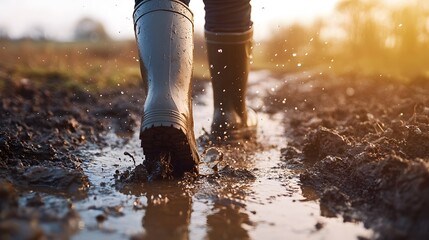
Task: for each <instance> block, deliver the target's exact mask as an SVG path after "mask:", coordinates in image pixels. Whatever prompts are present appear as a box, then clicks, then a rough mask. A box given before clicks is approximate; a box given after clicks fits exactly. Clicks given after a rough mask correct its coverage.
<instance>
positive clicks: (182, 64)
mask: <svg viewBox="0 0 429 240" xmlns="http://www.w3.org/2000/svg"><path fill="white" fill-rule="evenodd" d="M134 24H135V26H134V27H135V35H136V40H137V44H138V48H139V55H140V63H141V65H140V66H141V73H142V78H143V79H144V80H145V81H144V82H145V83H146V84H145V85H146V100H145V102H144V109H143V117H142V123H141V130H140V139H141V146H142V147H143V151H144V155H145V161H144V165H145V167H146V169H147V170H148V172H149V173H150V172H152V171H155V170H156V169H155V168H157V167H158V165H159V161H162V159H161V160H160V156H165V155H169V163H167V164H168V165H170V167H171V168H172V170H171V174H172V175H173V176H174V177H180V176H182V175H183V174H184V173H185V172H197V171H198V170H197V165H198V163H199V155H198V151H197V145H196V141H195V136H194V127H193V117H192V102H191V90H192V88H191V77H192V65H193V32H194V26H193V14H192V12H191V11H190V10H189V8H188V7H187V6H186V5H185V4H183V3H182V2H180V1H174V0H170V1H156V0H148V1H143V2H142V3H140V4H139V5H138V6H136V8H135V10H134ZM252 33H253V32H252V30H251V29H249V30H248V31H246V32H243V33H214V32H206V33H205V37H206V42H207V51H208V57H209V64H210V73H211V76H212V86H213V93H214V94H213V96H214V114H213V123H212V126H211V127H212V129H211V136H212V138H213V139H214V140H217V141H223V140H225V141H233V140H238V139H246V138H249V137H251V136H254V135H255V133H256V124H257V117H256V114H255V112H254V111H253V110H251V109H248V108H247V107H246V101H245V95H246V85H247V77H248V72H249V58H250V50H251V41H252Z"/></svg>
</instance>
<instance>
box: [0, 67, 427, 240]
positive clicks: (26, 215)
mask: <svg viewBox="0 0 429 240" xmlns="http://www.w3.org/2000/svg"><path fill="white" fill-rule="evenodd" d="M308 75H309V74H308V73H305V74H287V75H285V76H282V77H281V76H278V75H276V76H274V75H272V74H270V73H267V72H258V73H252V74H251V78H250V82H249V104H250V105H251V107H253V108H254V109H256V110H257V111H258V113H259V120H260V121H259V123H260V125H259V128H258V135H257V138H256V139H255V140H254V141H247V142H238V143H234V144H226V145H225V144H223V145H219V144H213V143H210V142H209V141H208V140H207V139H208V138H207V135H206V132H207V130H208V128H209V127H210V124H211V121H210V119H211V111H212V107H211V106H212V103H211V98H212V96H211V94H210V91H211V89H210V85H209V84H208V83H206V82H198V81H196V85H195V86H194V94H193V98H194V119H195V123H196V126H195V129H194V130H195V132H196V134H197V137H199V139H198V145H199V152H200V153H201V154H202V156H203V157H202V160H203V161H202V163H201V164H200V166H199V171H200V175H198V176H196V175H186V176H185V177H184V178H182V179H173V180H171V179H169V180H168V178H169V177H166V178H167V180H154V179H151V178H150V176H148V174H147V172H146V170H145V168H144V167H143V165H142V161H143V153H142V150H141V148H140V146H139V144H140V143H139V139H138V127H139V126H138V125H139V119H140V117H139V116H140V113H141V106H142V99H143V93H144V91H143V90H142V89H139V88H134V89H132V88H130V87H120V86H118V87H117V88H116V87H115V88H113V89H111V90H109V91H104V92H100V93H94V92H89V91H87V90H85V88H82V89H79V88H72V89H70V88H64V89H62V88H60V87H59V86H57V85H56V84H55V81H56V80H59V79H47V80H46V81H45V82H41V83H38V84H37V85H36V84H35V83H33V82H32V81H29V80H28V79H23V80H22V81H20V82H19V83H16V82H12V81H7V84H6V85H7V88H6V90H7V91H6V90H5V91H3V92H2V93H1V104H0V165H1V169H0V179H1V183H0V207H1V208H0V230H1V231H0V232H1V234H2V235H1V236H0V238H3V237H11V238H12V239H28V238H35V239H37V238H40V239H43V238H47V239H58V238H62V239H67V238H74V239H88V238H96V239H97V238H107V239H124V238H131V239H152V238H154V239H202V238H205V239H249V238H256V239H260V238H266V237H269V238H271V239H284V238H292V239H303V238H310V239H324V238H329V239H356V238H361V239H367V238H370V239H371V238H381V239H392V238H393V239H394V238H413V239H423V238H424V237H425V236H426V235H427V234H428V232H427V231H428V230H427V227H426V226H427V225H428V215H429V213H428V210H427V209H429V206H428V202H429V192H428V189H429V187H428V184H429V180H428V179H429V174H428V154H429V145H428V143H429V141H428V140H429V135H428V126H429V108H428V107H429V98H428V93H427V90H426V89H429V86H428V85H427V81H416V82H414V83H410V84H404V83H401V82H399V81H395V80H391V79H388V78H379V77H376V78H363V77H358V76H354V75H350V76H343V77H341V78H338V77H318V78H315V77H309V76H308ZM362 222H363V224H362Z"/></svg>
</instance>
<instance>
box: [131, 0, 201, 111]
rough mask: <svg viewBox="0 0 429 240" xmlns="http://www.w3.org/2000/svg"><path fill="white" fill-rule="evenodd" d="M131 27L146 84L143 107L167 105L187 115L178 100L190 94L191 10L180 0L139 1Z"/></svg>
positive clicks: (191, 56) (186, 107) (162, 107)
mask: <svg viewBox="0 0 429 240" xmlns="http://www.w3.org/2000/svg"><path fill="white" fill-rule="evenodd" d="M134 28H135V36H136V40H137V44H138V48H139V56H140V68H141V73H142V78H143V80H144V83H145V85H146V88H147V91H146V92H147V97H146V101H145V109H146V110H150V109H148V108H151V109H165V108H166V105H168V108H170V109H174V108H176V110H177V111H178V112H187V115H189V113H188V111H189V110H188V106H183V104H179V103H181V102H183V101H184V99H183V98H186V99H187V98H189V97H190V94H191V88H190V86H191V84H190V81H191V77H192V64H193V32H194V26H193V15H192V12H191V11H190V10H189V8H188V7H187V6H186V5H185V4H183V3H182V2H180V1H174V0H171V1H159V0H147V1H143V2H141V3H140V4H139V5H137V6H136V8H135V10H134ZM186 102H188V101H186Z"/></svg>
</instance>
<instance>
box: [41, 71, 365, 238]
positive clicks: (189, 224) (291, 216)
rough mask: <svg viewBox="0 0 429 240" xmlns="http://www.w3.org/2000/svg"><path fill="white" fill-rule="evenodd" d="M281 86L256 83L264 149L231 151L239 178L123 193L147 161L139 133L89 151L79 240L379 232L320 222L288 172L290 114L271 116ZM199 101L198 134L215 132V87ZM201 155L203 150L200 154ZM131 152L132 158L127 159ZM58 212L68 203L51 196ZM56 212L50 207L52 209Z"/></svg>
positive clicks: (253, 99)
mask: <svg viewBox="0 0 429 240" xmlns="http://www.w3.org/2000/svg"><path fill="white" fill-rule="evenodd" d="M276 84H279V82H278V80H276V79H273V78H271V77H270V75H269V74H268V73H267V72H254V73H252V74H251V76H250V85H249V98H250V101H249V105H250V106H252V107H254V108H255V109H259V115H258V116H259V129H258V141H257V142H258V144H257V146H252V147H243V148H234V147H229V148H228V147H225V148H222V149H221V151H222V152H223V153H224V154H225V156H224V162H225V163H226V164H227V165H228V166H230V169H231V171H229V173H225V174H224V175H220V176H202V177H199V178H198V179H197V180H196V181H195V182H192V183H189V182H179V181H161V182H153V183H142V184H139V185H137V186H129V187H126V188H122V189H121V190H118V189H117V188H116V187H115V177H114V175H115V172H123V171H126V170H127V169H131V168H133V167H134V162H133V159H132V157H134V159H135V161H136V163H137V164H140V163H141V162H142V158H143V152H142V150H141V149H140V147H139V144H140V142H139V140H138V134H137V132H138V131H137V130H136V131H135V134H134V136H132V137H131V138H130V139H128V140H124V139H123V138H120V137H118V136H116V135H115V134H114V133H110V134H109V135H108V136H107V138H108V146H107V147H104V148H102V149H97V148H96V147H93V148H92V149H91V150H86V151H85V152H84V154H83V155H84V158H85V159H86V161H85V163H84V167H83V168H84V171H85V174H86V175H87V176H88V178H89V181H90V182H91V187H90V189H89V192H88V197H87V198H85V199H83V200H74V202H73V204H74V206H75V209H76V210H77V212H78V213H79V215H80V218H81V220H80V222H79V224H78V225H79V228H80V231H78V232H77V233H76V234H75V235H73V237H72V238H73V239H123V238H130V237H132V238H135V239H187V238H189V239H207V238H208V239H249V238H251V239H356V238H357V237H358V236H359V237H365V238H371V237H372V236H373V233H372V232H371V231H370V230H367V229H365V228H364V227H363V224H362V223H350V222H348V223H344V222H343V219H342V218H341V217H340V218H326V217H322V216H321V215H320V207H319V204H318V202H317V197H316V196H315V195H314V193H313V192H312V191H311V190H308V189H305V188H301V186H300V183H299V176H298V173H296V172H294V171H293V170H291V169H287V168H285V167H284V164H282V162H281V154H280V150H281V149H282V148H284V147H285V146H287V144H288V141H290V140H288V139H287V138H285V137H284V129H283V126H284V124H282V118H283V115H282V113H277V114H272V115H269V114H267V113H264V107H263V101H262V99H263V98H264V96H265V94H266V92H267V91H276V88H277V86H276ZM203 89H204V90H203V91H202V93H201V94H200V95H198V96H196V97H195V99H194V119H195V133H196V135H197V136H200V135H202V134H203V130H202V129H203V128H204V129H209V127H210V121H211V120H210V119H211V113H212V102H211V89H210V86H206V87H204V88H203ZM200 150H201V151H202V150H203V149H200ZM124 153H125V154H124ZM44 198H45V201H46V202H51V203H52V204H51V205H50V206H53V203H55V206H54V207H56V208H58V209H61V208H62V207H64V206H66V204H67V200H65V199H62V198H58V197H53V196H48V195H46V196H44ZM47 205H49V204H47Z"/></svg>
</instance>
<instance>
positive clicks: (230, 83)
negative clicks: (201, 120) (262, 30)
mask: <svg viewBox="0 0 429 240" xmlns="http://www.w3.org/2000/svg"><path fill="white" fill-rule="evenodd" d="M204 4H205V10H206V17H205V19H206V23H205V37H206V42H207V53H208V58H209V66H210V73H211V79H212V86H213V96H214V113H213V123H212V129H211V134H212V136H214V137H216V138H217V139H218V140H238V139H243V138H250V137H252V136H254V135H255V133H256V124H257V116H256V114H255V112H254V111H253V110H251V109H249V108H247V107H246V89H247V78H248V73H249V64H250V55H251V45H252V37H253V29H252V21H251V19H250V12H251V6H250V0H235V1H230V0H204Z"/></svg>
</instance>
